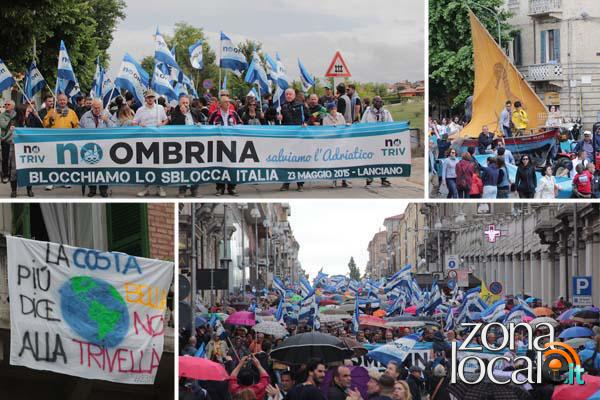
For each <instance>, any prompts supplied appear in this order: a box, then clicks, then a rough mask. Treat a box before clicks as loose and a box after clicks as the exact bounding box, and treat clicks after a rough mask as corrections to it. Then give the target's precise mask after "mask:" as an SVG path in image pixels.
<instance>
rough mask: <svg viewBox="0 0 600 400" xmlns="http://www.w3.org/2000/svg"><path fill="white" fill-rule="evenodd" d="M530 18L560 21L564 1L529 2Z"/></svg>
mask: <svg viewBox="0 0 600 400" xmlns="http://www.w3.org/2000/svg"><path fill="white" fill-rule="evenodd" d="M529 16H530V17H533V18H537V17H540V18H544V17H550V18H557V19H560V17H561V16H562V0H529Z"/></svg>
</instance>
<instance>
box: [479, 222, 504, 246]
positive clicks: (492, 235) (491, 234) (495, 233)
mask: <svg viewBox="0 0 600 400" xmlns="http://www.w3.org/2000/svg"><path fill="white" fill-rule="evenodd" d="M483 234H484V235H485V236H486V237H487V241H488V242H490V243H496V239H497V238H499V237H500V236H502V232H501V231H499V230H497V229H496V225H493V224H491V225H489V226H488V230H487V231H484V232H483Z"/></svg>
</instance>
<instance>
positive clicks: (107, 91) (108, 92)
mask: <svg viewBox="0 0 600 400" xmlns="http://www.w3.org/2000/svg"><path fill="white" fill-rule="evenodd" d="M113 89H114V90H113ZM119 95H120V93H119V91H118V90H117V89H116V88H115V85H113V83H112V81H111V80H110V79H109V78H108V77H107V76H106V75H104V82H102V104H103V105H104V108H106V107H107V106H108V105H109V104H110V102H111V101H112V99H114V98H116V97H119Z"/></svg>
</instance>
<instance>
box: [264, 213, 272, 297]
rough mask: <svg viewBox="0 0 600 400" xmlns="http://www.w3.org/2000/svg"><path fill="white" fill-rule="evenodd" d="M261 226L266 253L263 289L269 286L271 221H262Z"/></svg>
mask: <svg viewBox="0 0 600 400" xmlns="http://www.w3.org/2000/svg"><path fill="white" fill-rule="evenodd" d="M263 226H264V228H265V253H266V257H265V265H266V267H265V271H266V273H265V287H267V286H269V279H268V276H269V257H270V256H271V253H270V252H269V228H270V227H271V221H269V220H268V219H265V220H263Z"/></svg>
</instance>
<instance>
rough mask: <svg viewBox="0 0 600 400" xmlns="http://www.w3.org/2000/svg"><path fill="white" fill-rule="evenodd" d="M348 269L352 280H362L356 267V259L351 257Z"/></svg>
mask: <svg viewBox="0 0 600 400" xmlns="http://www.w3.org/2000/svg"><path fill="white" fill-rule="evenodd" d="M348 269H349V271H350V272H349V274H350V279H354V280H355V281H359V280H360V271H359V269H358V267H357V266H356V262H354V257H350V261H349V262H348Z"/></svg>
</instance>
